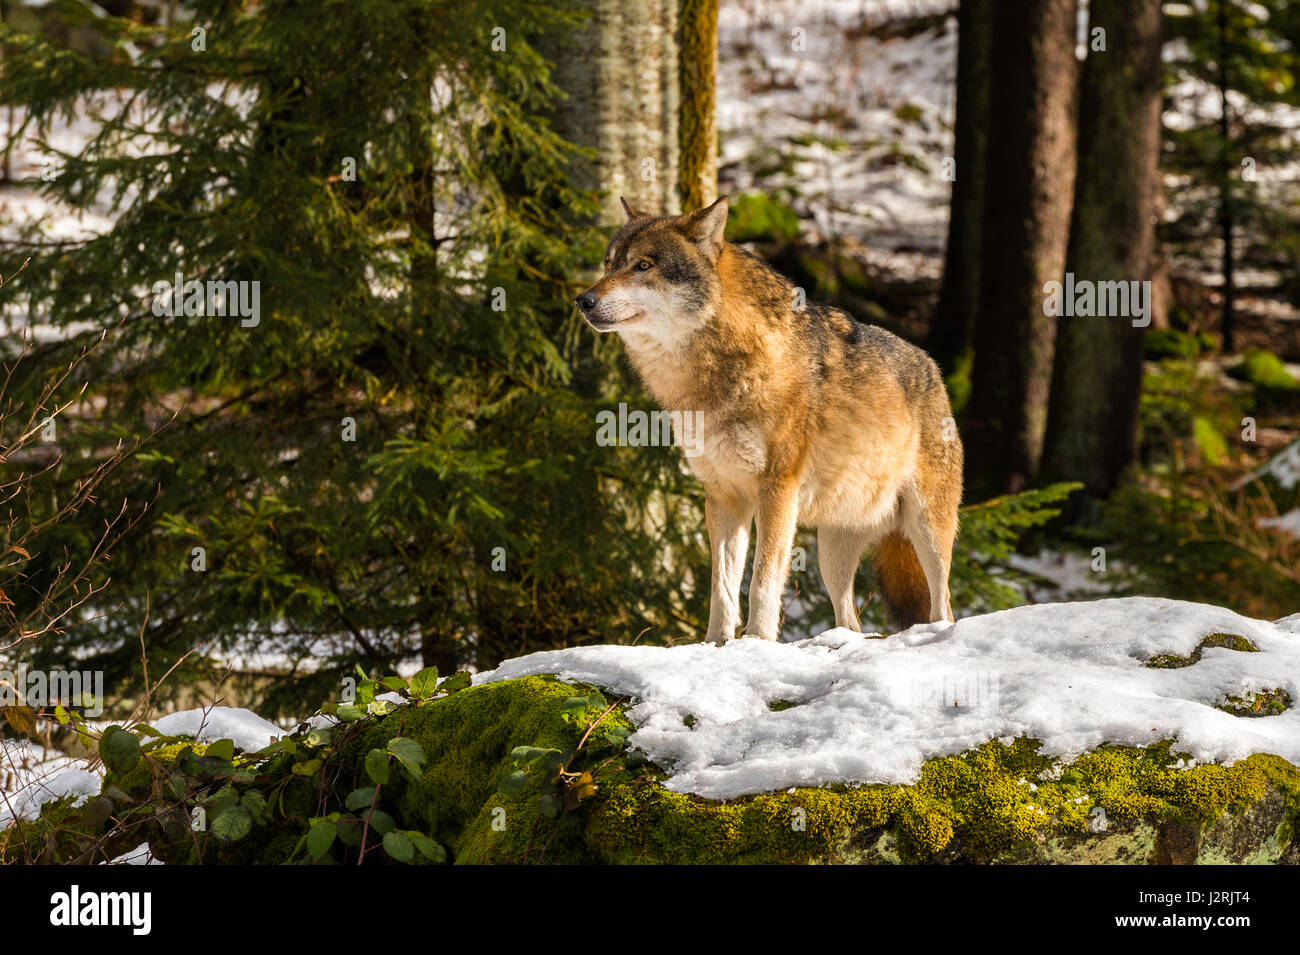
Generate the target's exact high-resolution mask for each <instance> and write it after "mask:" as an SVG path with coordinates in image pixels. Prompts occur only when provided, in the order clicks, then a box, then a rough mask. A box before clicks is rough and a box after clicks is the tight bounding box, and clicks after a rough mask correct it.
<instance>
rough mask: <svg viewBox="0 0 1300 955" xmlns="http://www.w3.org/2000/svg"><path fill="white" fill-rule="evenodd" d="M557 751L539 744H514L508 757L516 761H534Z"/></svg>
mask: <svg viewBox="0 0 1300 955" xmlns="http://www.w3.org/2000/svg"><path fill="white" fill-rule="evenodd" d="M558 752H559V750H558V749H546V748H544V747H541V746H516V747H515V748H514V749H512V750H511V751H510V758H511V759H513V760H514V761H515V762H516V763H534V762H536V761H537V760H539V759H541V758H542V757H543V756H549V755H551V753H558Z"/></svg>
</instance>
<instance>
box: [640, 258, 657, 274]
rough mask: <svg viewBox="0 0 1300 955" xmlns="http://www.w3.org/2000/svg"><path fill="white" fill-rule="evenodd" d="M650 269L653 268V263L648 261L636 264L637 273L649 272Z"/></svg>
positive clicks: (643, 260) (644, 260)
mask: <svg viewBox="0 0 1300 955" xmlns="http://www.w3.org/2000/svg"><path fill="white" fill-rule="evenodd" d="M652 268H654V263H653V262H651V261H650V260H649V259H642V260H641V261H640V262H638V263H637V264H636V270H637V271H638V272H649V271H650V270H651V269H652Z"/></svg>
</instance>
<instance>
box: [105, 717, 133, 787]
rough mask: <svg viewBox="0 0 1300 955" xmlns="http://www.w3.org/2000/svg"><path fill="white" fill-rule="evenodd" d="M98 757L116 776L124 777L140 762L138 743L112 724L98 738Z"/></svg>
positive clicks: (129, 734) (130, 734)
mask: <svg viewBox="0 0 1300 955" xmlns="http://www.w3.org/2000/svg"><path fill="white" fill-rule="evenodd" d="M99 756H100V758H101V759H102V760H103V761H104V765H105V766H107V767H108V768H109V769H110V770H111V771H112V772H113V773H114V775H116V776H124V775H126V774H127V773H129V772H130V771H131V770H132V769H134V768H135V764H136V763H138V762H140V741H139V740H138V739H136V737H135V734H133V733H128V732H127V731H126V730H124V729H122V727H120V726H118V725H117V724H114V725H112V726H110V727H109V728H108V729H106V730H104V733H103V735H102V736H100V738H99Z"/></svg>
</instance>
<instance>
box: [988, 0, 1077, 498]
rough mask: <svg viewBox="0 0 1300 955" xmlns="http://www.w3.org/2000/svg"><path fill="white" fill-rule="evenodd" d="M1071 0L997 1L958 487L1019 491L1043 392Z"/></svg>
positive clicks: (1066, 130)
mask: <svg viewBox="0 0 1300 955" xmlns="http://www.w3.org/2000/svg"><path fill="white" fill-rule="evenodd" d="M1077 11H1078V3H1077V0H998V3H997V4H996V9H995V11H994V16H993V42H992V46H991V47H990V69H989V99H990V102H991V103H992V104H994V106H995V108H991V109H990V112H989V118H988V147H987V153H986V162H987V175H986V180H987V181H986V183H985V190H984V210H983V211H984V224H983V230H982V232H981V241H980V246H981V249H982V256H981V262H980V282H979V286H980V297H979V308H978V312H977V317H978V321H977V322H976V325H975V334H974V345H975V358H974V364H973V366H972V373H971V396H970V403H969V404H968V405H967V409H966V420H965V424H964V428H963V431H964V434H963V438H964V440H965V443H966V452H967V453H966V470H967V485H968V486H969V487H970V488H971V491H972V493H973V494H974V495H975V496H976V497H979V496H983V495H987V494H996V493H1003V492H1013V491H1019V490H1021V489H1023V488H1024V487H1025V486H1026V485H1027V484H1028V483H1029V481H1030V479H1031V478H1032V477H1033V476H1034V475H1035V473H1036V472H1037V471H1038V462H1039V457H1040V455H1041V453H1042V446H1043V435H1044V431H1045V429H1046V425H1047V401H1048V392H1049V389H1050V386H1051V371H1052V352H1053V345H1054V340H1055V326H1054V324H1053V320H1052V319H1051V318H1049V317H1048V316H1047V315H1046V314H1045V311H1044V307H1043V301H1044V285H1045V283H1047V282H1049V281H1052V280H1060V279H1061V277H1062V275H1063V274H1064V271H1065V256H1066V247H1067V239H1068V236H1069V225H1070V207H1071V201H1072V198H1073V193H1074V174H1075V141H1076V133H1075V112H1076V108H1075V107H1076V99H1077V93H1076V85H1077V79H1078V63H1077V61H1076V59H1075V55H1074V47H1075V21H1076V15H1077Z"/></svg>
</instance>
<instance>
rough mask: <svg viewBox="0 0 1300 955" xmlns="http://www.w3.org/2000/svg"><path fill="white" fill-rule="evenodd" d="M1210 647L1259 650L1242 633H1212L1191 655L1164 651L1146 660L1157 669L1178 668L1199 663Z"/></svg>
mask: <svg viewBox="0 0 1300 955" xmlns="http://www.w3.org/2000/svg"><path fill="white" fill-rule="evenodd" d="M1210 647H1222V648H1224V649H1226V650H1237V651H1239V652H1241V653H1255V652H1257V648H1256V647H1255V645H1254V644H1253V643H1251V642H1250V641H1249V640H1247V639H1246V638H1245V637H1243V636H1241V635H1240V634H1237V633H1212V634H1210V635H1209V636H1208V637H1206V638H1205V639H1204V640H1202V641H1201V642H1200V644H1198V645H1197V647H1196V649H1195V650H1193V651H1192V653H1191V656H1186V657H1180V656H1178V655H1177V654H1175V653H1162V654H1160V655H1159V656H1154V657H1152V658H1151V659H1150V660H1148V661H1147V662H1146V665H1147V666H1148V667H1151V668H1153V669H1157V670H1177V669H1180V668H1182V667H1189V666H1191V665H1192V664H1194V663H1199V662H1200V659H1201V657H1202V656H1204V654H1205V651H1206V650H1208V649H1209V648H1210Z"/></svg>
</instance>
